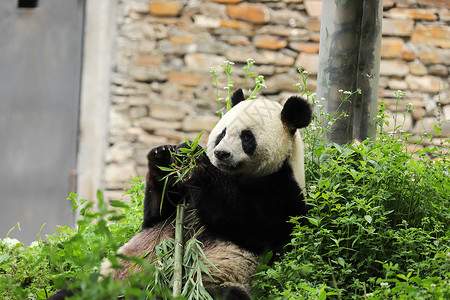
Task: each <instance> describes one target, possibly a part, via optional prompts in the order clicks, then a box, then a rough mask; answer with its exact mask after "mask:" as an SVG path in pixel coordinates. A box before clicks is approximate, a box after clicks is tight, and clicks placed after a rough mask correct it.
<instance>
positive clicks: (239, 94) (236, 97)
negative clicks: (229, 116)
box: [231, 89, 245, 107]
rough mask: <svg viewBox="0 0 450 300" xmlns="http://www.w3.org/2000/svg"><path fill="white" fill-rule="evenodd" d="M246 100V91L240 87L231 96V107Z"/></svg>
mask: <svg viewBox="0 0 450 300" xmlns="http://www.w3.org/2000/svg"><path fill="white" fill-rule="evenodd" d="M244 100H245V97H244V92H243V91H242V89H238V90H237V91H235V92H234V93H233V95H232V96H231V107H233V106H235V105H236V104H238V103H239V102H241V101H244Z"/></svg>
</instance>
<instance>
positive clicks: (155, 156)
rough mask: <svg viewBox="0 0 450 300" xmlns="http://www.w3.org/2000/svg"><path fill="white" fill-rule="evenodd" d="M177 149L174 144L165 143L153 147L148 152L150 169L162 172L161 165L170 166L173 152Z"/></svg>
mask: <svg viewBox="0 0 450 300" xmlns="http://www.w3.org/2000/svg"><path fill="white" fill-rule="evenodd" d="M175 151H176V146H174V145H163V146H159V147H156V148H153V149H152V150H150V152H148V154H147V161H148V167H149V169H150V170H153V171H156V172H157V173H158V172H161V169H159V167H168V166H169V165H170V163H171V159H172V154H173V153H174V152H175Z"/></svg>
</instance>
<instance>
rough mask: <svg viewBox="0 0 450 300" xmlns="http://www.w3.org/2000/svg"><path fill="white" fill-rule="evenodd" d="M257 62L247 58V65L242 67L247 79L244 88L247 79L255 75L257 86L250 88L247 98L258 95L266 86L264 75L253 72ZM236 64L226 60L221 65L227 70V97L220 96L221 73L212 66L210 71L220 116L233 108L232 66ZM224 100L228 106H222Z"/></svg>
mask: <svg viewBox="0 0 450 300" xmlns="http://www.w3.org/2000/svg"><path fill="white" fill-rule="evenodd" d="M254 64H255V61H254V60H253V59H251V58H249V59H247V60H246V65H245V66H244V67H243V68H242V69H243V70H244V73H245V79H244V83H243V85H242V89H245V86H246V84H247V81H248V79H249V78H250V77H254V76H256V77H255V87H254V88H253V89H250V90H249V95H248V97H247V99H254V98H255V97H256V94H257V93H258V92H259V91H260V90H261V89H262V88H266V82H265V80H264V76H262V75H258V74H257V73H255V72H252V67H253V65H254ZM234 65H235V63H234V62H231V61H228V60H227V61H224V62H223V63H222V64H221V65H220V66H221V67H222V69H223V71H224V72H225V75H226V76H227V84H226V85H225V86H224V87H223V89H224V90H226V91H227V94H226V96H225V98H222V97H220V90H219V81H218V78H217V76H218V75H219V73H218V72H217V71H216V70H215V69H214V68H211V70H210V73H211V75H212V78H211V80H212V82H213V83H214V85H215V86H216V103H217V111H216V113H217V115H218V116H219V117H222V116H223V115H224V114H225V113H226V112H227V111H228V110H230V109H231V95H232V94H233V90H232V88H233V86H234V83H235V81H233V80H231V71H232V67H233V66H234ZM222 101H225V104H226V106H225V107H223V108H221V103H222Z"/></svg>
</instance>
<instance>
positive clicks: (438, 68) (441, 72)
mask: <svg viewBox="0 0 450 300" xmlns="http://www.w3.org/2000/svg"><path fill="white" fill-rule="evenodd" d="M428 73H429V74H430V75H437V76H442V77H443V76H447V75H448V69H447V67H446V66H444V65H431V66H429V67H428Z"/></svg>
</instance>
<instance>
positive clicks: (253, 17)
mask: <svg viewBox="0 0 450 300" xmlns="http://www.w3.org/2000/svg"><path fill="white" fill-rule="evenodd" d="M227 15H228V16H229V17H230V18H233V19H238V20H243V21H247V22H250V23H254V24H264V23H267V22H269V21H270V11H269V9H268V8H267V7H266V6H265V5H263V4H259V3H242V4H237V5H227Z"/></svg>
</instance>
